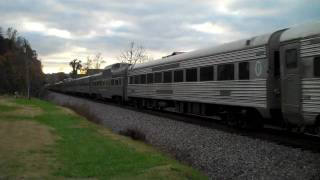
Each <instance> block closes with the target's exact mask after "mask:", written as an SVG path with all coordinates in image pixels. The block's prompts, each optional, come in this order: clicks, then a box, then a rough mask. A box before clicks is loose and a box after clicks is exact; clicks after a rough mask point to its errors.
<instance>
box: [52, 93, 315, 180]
mask: <svg viewBox="0 0 320 180" xmlns="http://www.w3.org/2000/svg"><path fill="white" fill-rule="evenodd" d="M47 99H48V100H50V101H52V102H55V103H57V104H59V105H69V106H74V107H79V106H81V107H82V108H83V109H87V110H88V111H89V112H90V113H93V114H95V116H96V117H97V118H99V120H100V121H101V123H102V124H103V125H104V126H106V127H108V128H110V129H112V130H113V131H115V132H121V131H122V132H123V131H126V130H127V129H137V130H138V131H140V132H142V133H143V134H145V138H146V141H147V142H148V143H150V144H152V145H153V146H155V147H157V148H158V149H160V150H162V151H164V152H168V153H170V154H172V155H174V156H175V157H176V158H177V159H178V160H181V161H183V162H187V163H189V164H190V165H191V166H193V167H195V168H197V169H199V170H201V171H203V172H204V173H205V174H207V175H208V176H209V178H210V179H320V152H319V153H315V152H310V151H304V150H301V149H296V148H292V147H288V146H283V145H278V144H275V143H272V142H267V141H263V140H260V139H254V138H250V137H245V136H240V135H238V134H232V133H228V132H224V131H221V130H217V129H212V128H206V127H202V126H199V125H195V124H189V123H185V122H181V121H176V120H171V119H168V118H164V117H158V116H154V115H150V114H145V113H141V112H136V111H132V110H128V109H125V108H121V107H117V106H113V105H107V104H101V103H97V102H93V101H90V100H87V99H81V98H77V97H72V96H67V95H62V94H58V93H52V92H50V93H49V94H48V95H47Z"/></svg>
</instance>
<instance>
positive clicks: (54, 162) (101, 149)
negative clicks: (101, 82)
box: [0, 97, 206, 179]
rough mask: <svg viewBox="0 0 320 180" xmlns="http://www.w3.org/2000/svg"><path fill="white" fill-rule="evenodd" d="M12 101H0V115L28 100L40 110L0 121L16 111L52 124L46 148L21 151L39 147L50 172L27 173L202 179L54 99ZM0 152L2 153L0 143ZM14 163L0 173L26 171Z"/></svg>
mask: <svg viewBox="0 0 320 180" xmlns="http://www.w3.org/2000/svg"><path fill="white" fill-rule="evenodd" d="M0 98H1V97H0ZM13 101H14V102H15V104H16V105H17V106H16V107H9V106H5V105H3V104H1V102H0V116H1V112H4V111H12V112H14V110H16V109H17V108H19V107H20V108H21V107H27V106H28V107H35V108H36V107H40V108H41V110H42V113H41V114H38V115H37V116H33V117H31V118H30V117H29V118H28V116H26V115H24V114H22V115H21V114H20V115H15V114H11V116H10V117H11V118H9V119H0V123H1V121H12V117H15V118H16V119H15V120H19V119H20V118H21V120H26V119H27V120H28V121H33V122H36V123H39V124H42V125H44V126H46V127H50V132H51V133H52V134H54V136H55V137H56V138H55V140H54V143H52V144H50V145H46V147H45V148H42V149H41V150H38V149H34V150H32V151H30V150H29V151H28V153H25V155H28V154H30V153H32V154H37V153H40V154H42V155H44V156H45V157H43V158H45V159H47V162H46V163H45V164H44V166H47V167H48V168H47V170H48V172H47V173H45V174H44V175H43V174H41V176H40V175H39V176H37V173H36V169H32V168H31V169H30V168H29V169H28V171H29V172H30V171H33V170H34V171H35V175H34V174H32V176H31V177H37V178H38V177H41V178H45V179H48V178H49V179H56V178H97V179H206V177H205V176H203V175H202V174H201V173H199V172H198V171H196V170H194V169H192V168H190V167H188V166H186V165H182V164H180V163H179V162H177V161H175V160H173V159H171V158H170V157H169V156H167V155H165V154H163V153H160V152H158V151H157V150H155V149H154V148H152V147H150V146H148V145H145V144H143V143H142V142H136V141H133V140H131V139H130V138H127V137H123V136H119V135H115V134H113V133H111V132H110V130H108V129H106V128H103V127H101V126H98V125H96V124H93V123H91V122H89V121H87V120H86V119H84V118H82V117H80V116H78V115H76V114H73V113H70V112H68V111H65V110H63V109H62V108H59V107H57V106H55V105H54V104H51V103H49V102H45V101H42V100H38V99H33V100H31V101H29V100H25V99H16V100H13ZM12 108H13V109H12ZM22 117H23V118H22ZM0 127H1V126H0ZM0 143H1V142H0ZM26 143H27V142H26ZM0 153H2V152H1V148H0ZM4 153H5V152H4ZM24 162H26V161H24ZM12 164H14V165H15V166H13V167H11V166H10V167H8V166H9V164H7V166H6V168H7V169H8V168H9V170H7V169H6V170H3V169H2V170H1V167H0V173H5V172H10V174H9V175H7V176H3V177H12V178H19V177H24V175H25V174H24V173H26V172H24V171H23V170H21V166H23V163H22V165H21V163H20V164H19V163H18V162H12ZM3 165H6V164H1V162H0V166H3ZM3 167H4V166H3ZM16 167H17V168H19V171H18V170H17V171H15V170H14V169H15V168H16ZM10 168H11V169H10ZM22 169H23V168H22ZM25 170H27V169H25ZM12 172H15V173H12ZM45 172H46V171H45ZM27 177H28V176H27ZM0 178H1V175H0Z"/></svg>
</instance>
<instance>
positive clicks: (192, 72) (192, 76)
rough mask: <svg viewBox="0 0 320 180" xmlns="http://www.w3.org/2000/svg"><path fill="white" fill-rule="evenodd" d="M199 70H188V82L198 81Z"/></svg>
mask: <svg viewBox="0 0 320 180" xmlns="http://www.w3.org/2000/svg"><path fill="white" fill-rule="evenodd" d="M197 78H198V76H197V68H192V69H187V70H186V81H189V82H191V81H197Z"/></svg>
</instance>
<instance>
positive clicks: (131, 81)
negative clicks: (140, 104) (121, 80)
mask: <svg viewBox="0 0 320 180" xmlns="http://www.w3.org/2000/svg"><path fill="white" fill-rule="evenodd" d="M129 84H133V76H130V78H129Z"/></svg>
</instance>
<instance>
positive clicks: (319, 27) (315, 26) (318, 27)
mask: <svg viewBox="0 0 320 180" xmlns="http://www.w3.org/2000/svg"><path fill="white" fill-rule="evenodd" d="M317 34H320V21H315V22H309V23H307V24H303V25H299V26H295V27H292V28H289V29H287V30H286V31H284V32H283V33H282V35H281V37H280V41H281V42H283V41H289V40H293V39H298V38H305V37H308V36H312V35H317Z"/></svg>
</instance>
